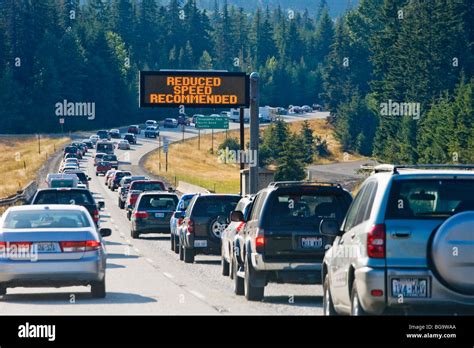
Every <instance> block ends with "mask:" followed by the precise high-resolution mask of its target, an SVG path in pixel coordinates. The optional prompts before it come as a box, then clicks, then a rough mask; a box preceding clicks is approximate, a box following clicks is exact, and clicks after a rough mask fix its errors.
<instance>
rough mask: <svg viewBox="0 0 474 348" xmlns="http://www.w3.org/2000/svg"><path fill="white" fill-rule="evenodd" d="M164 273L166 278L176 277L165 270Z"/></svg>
mask: <svg viewBox="0 0 474 348" xmlns="http://www.w3.org/2000/svg"><path fill="white" fill-rule="evenodd" d="M163 275H164V276H165V277H166V278H170V279H173V278H174V275H172V274H171V273H168V272H163Z"/></svg>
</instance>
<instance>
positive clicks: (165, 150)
mask: <svg viewBox="0 0 474 348" xmlns="http://www.w3.org/2000/svg"><path fill="white" fill-rule="evenodd" d="M168 149H169V142H168V139H165V140H163V152H164V153H168Z"/></svg>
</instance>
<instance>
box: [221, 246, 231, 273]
mask: <svg viewBox="0 0 474 348" xmlns="http://www.w3.org/2000/svg"><path fill="white" fill-rule="evenodd" d="M221 265H222V275H223V276H229V268H230V265H229V263H228V262H227V261H226V259H225V257H224V253H223V252H221Z"/></svg>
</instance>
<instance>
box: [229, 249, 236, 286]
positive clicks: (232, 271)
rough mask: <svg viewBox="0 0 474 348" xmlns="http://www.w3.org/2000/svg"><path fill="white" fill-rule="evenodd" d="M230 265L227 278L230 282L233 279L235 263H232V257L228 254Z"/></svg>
mask: <svg viewBox="0 0 474 348" xmlns="http://www.w3.org/2000/svg"><path fill="white" fill-rule="evenodd" d="M230 258H231V260H230V264H229V278H230V279H231V280H233V279H234V269H235V263H234V258H233V257H232V254H230Z"/></svg>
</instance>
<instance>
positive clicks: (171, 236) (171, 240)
mask: <svg viewBox="0 0 474 348" xmlns="http://www.w3.org/2000/svg"><path fill="white" fill-rule="evenodd" d="M170 242H171V250H173V251H174V243H175V240H174V236H173V235H170Z"/></svg>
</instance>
